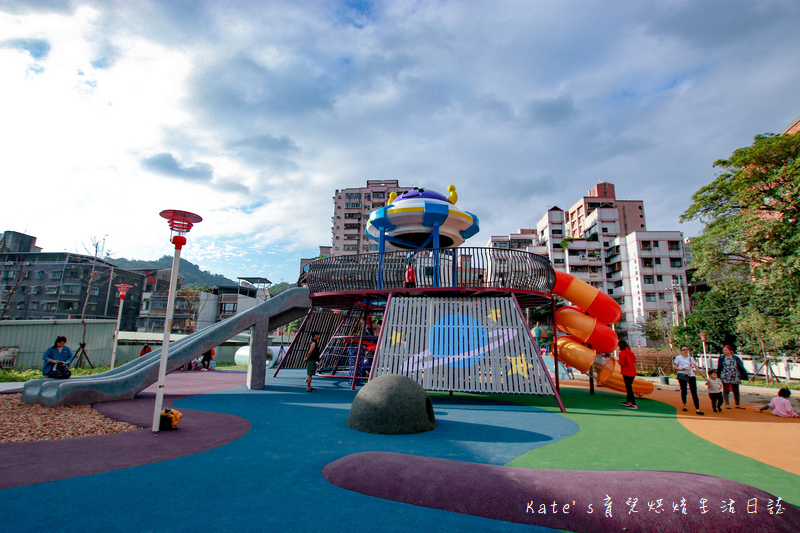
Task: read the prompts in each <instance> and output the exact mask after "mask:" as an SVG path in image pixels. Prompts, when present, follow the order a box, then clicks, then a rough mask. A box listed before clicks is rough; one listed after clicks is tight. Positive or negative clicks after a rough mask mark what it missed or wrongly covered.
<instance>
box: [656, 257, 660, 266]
mask: <svg viewBox="0 0 800 533" xmlns="http://www.w3.org/2000/svg"><path fill="white" fill-rule="evenodd" d="M656 264H657V265H660V264H661V258H660V257H656Z"/></svg>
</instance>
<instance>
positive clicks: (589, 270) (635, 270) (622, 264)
mask: <svg viewBox="0 0 800 533" xmlns="http://www.w3.org/2000/svg"><path fill="white" fill-rule="evenodd" d="M645 228H646V222H645V218H644V206H643V202H642V201H640V200H617V199H616V192H615V187H614V185H613V184H611V183H604V182H603V183H599V184H598V185H596V186H594V187H593V188H592V189H591V190H590V191H589V194H588V196H584V197H583V198H581V199H580V200H579V201H578V202H576V203H575V204H574V205H573V206H572V207H571V208H570V210H569V211H564V210H562V209H561V208H559V207H558V206H553V207H551V208H550V209H548V210H547V212H546V213H545V214H544V215H543V216H542V217H541V218H540V219H539V222H538V223H537V225H536V229H535V230H533V229H519V230H517V232H516V233H512V234H509V235H507V236H506V235H494V236H492V237H491V238H490V239H489V243H488V245H487V246H489V247H490V248H499V249H510V250H515V249H516V250H520V249H522V250H525V251H527V252H530V253H535V254H538V255H542V256H544V257H547V258H548V259H549V260H550V263H551V264H552V265H553V268H554V269H555V270H558V271H562V272H568V273H570V274H572V275H573V276H575V277H577V278H579V279H581V280H583V281H585V282H586V283H588V284H589V285H591V286H592V287H594V288H596V289H598V290H601V291H603V292H605V293H607V294H609V295H611V297H612V298H614V299H615V300H616V301H617V302H618V303H619V304H620V306H621V308H622V310H623V317H622V320H621V321H620V322H619V323H618V324H617V325H616V326H615V327H616V329H617V331H618V333H619V334H620V335H621V336H623V337H625V338H627V339H628V342H630V343H632V344H633V345H636V344H639V343H641V344H642V345H646V344H647V340H646V339H645V338H644V336H643V334H642V330H641V326H642V325H643V324H644V322H645V321H646V320H647V319H648V318H649V317H650V316H655V315H657V314H658V313H659V312H664V313H665V315H666V317H667V319H669V320H672V321H673V323H676V322H677V321H678V320H679V319H680V317H681V316H685V313H686V312H687V311H688V309H686V308H684V305H686V306H688V305H689V301H688V298H687V297H686V295H685V291H686V279H687V278H686V260H685V257H684V251H685V246H684V244H683V243H684V238H683V234H682V233H681V232H680V231H647V230H646V229H645ZM529 237H532V239H531V240H532V241H533V242H532V244H530V245H527V246H523V245H524V244H527V242H526V241H527V239H528V238H529ZM674 310H677V312H674Z"/></svg>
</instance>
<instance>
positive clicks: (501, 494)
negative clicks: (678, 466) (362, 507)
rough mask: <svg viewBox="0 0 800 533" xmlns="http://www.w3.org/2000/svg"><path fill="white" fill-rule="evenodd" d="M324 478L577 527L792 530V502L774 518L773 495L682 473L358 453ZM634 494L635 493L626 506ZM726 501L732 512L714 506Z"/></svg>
mask: <svg viewBox="0 0 800 533" xmlns="http://www.w3.org/2000/svg"><path fill="white" fill-rule="evenodd" d="M322 475H323V477H325V479H326V480H328V481H329V482H330V483H332V484H334V485H336V486H338V487H341V488H344V489H348V490H351V491H354V492H358V493H361V494H365V495H368V496H374V497H377V498H383V499H386V500H392V501H399V502H404V503H409V504H412V505H419V506H423V507H430V508H433V509H441V510H444V511H452V512H455V513H463V514H469V515H473V516H481V517H485V518H493V519H497V520H506V521H510V522H519V523H524V524H532V525H538V526H544V527H551V528H554V529H566V530H569V531H575V532H580V533H605V532H608V531H626V532H644V533H646V532H652V531H691V532H693V533H701V532H702V533H704V532H708V533H720V532H724V531H736V532H739V531H747V532H748V533H751V532H760V531H771V532H775V531H785V532H787V533H789V532H792V533H796V532H797V531H800V510H798V509H797V508H795V507H793V506H791V505H787V504H785V503H784V504H783V505H782V514H780V515H776V514H772V515H770V514H768V513H766V512H765V511H766V510H767V508H768V506H769V505H770V503H769V502H770V501H772V502H773V504H772V505H773V506H774V503H775V501H776V500H777V498H775V496H772V495H771V494H769V493H767V492H765V491H763V490H760V489H757V488H755V487H751V486H749V485H745V484H743V483H738V482H736V481H729V480H726V479H722V478H718V477H714V476H707V475H704V474H693V473H687V472H664V471H568V470H534V469H528V468H514V467H506V466H496V465H485V464H477V463H465V462H460V461H450V460H446V459H435V458H431V457H419V456H412V455H405V454H398V453H387V452H362V453H355V454H352V455H348V456H346V457H343V458H341V459H339V460H337V461H334V462H332V463H330V464H328V465H327V466H325V468H324V469H323V471H322ZM632 495H636V497H637V499H638V500H637V502H636V503H635V505H634V506H633V507H631V503H633V502H632V498H631V496H632ZM703 500H705V501H706V505H707V507H706V509H707V512H705V513H703V512H702V509H701V505H703V504H702V502H703ZM730 500H733V501H734V502H735V503H736V505H735V507H736V508H737V509H738V511H737V512H735V513H734V514H731V513H725V512H721V511H720V508H721V506H724V505H726V503H727V502H729V501H730ZM682 502H685V510H686V514H684V513H683V509H684V507H683V506H682ZM744 502H753V504H754V505H756V506H758V507H757V510H758V513H753V514H750V513H747V512H746V510H747V508H746V507H742V504H743V503H744ZM606 503H608V504H609V505H610V512H609V513H608V514H610V516H609V515H608V514H607V513H606V511H607V508H606V505H605V504H606ZM554 504H555V505H554ZM659 504H660V505H659ZM673 504H676V505H677V506H678V507H677V510H675V508H674V507H673ZM565 505H567V506H568V508H565V507H564V506H565ZM656 511H659V512H656Z"/></svg>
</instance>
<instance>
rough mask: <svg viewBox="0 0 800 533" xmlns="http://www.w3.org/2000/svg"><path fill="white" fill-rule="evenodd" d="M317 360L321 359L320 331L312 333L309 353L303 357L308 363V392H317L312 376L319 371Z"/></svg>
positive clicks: (304, 361)
mask: <svg viewBox="0 0 800 533" xmlns="http://www.w3.org/2000/svg"><path fill="white" fill-rule="evenodd" d="M317 361H319V333H318V332H316V331H315V332H314V333H312V334H311V346H309V347H308V353H307V354H306V356H305V358H303V363H305V365H306V392H317V389H315V388H313V387H311V378H313V377H314V374H316V373H317Z"/></svg>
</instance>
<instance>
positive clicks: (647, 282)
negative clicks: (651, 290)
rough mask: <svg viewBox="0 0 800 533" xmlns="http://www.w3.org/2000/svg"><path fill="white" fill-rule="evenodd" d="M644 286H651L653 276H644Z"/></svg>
mask: <svg viewBox="0 0 800 533" xmlns="http://www.w3.org/2000/svg"><path fill="white" fill-rule="evenodd" d="M644 284H645V285H652V284H653V276H644Z"/></svg>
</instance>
